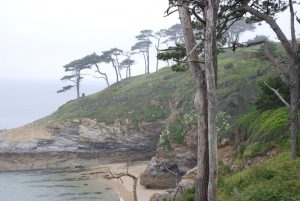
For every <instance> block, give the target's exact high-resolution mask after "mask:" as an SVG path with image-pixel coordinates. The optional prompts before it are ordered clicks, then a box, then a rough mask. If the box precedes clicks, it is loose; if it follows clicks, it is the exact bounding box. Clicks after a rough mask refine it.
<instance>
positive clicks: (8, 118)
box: [0, 79, 120, 201]
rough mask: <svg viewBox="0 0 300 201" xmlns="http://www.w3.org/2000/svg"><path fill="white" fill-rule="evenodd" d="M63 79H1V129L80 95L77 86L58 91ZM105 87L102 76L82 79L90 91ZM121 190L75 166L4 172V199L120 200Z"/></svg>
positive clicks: (0, 175)
mask: <svg viewBox="0 0 300 201" xmlns="http://www.w3.org/2000/svg"><path fill="white" fill-rule="evenodd" d="M64 84H66V83H62V82H60V81H59V80H57V81H56V80H26V81H24V80H5V79H1V80H0V91H1V99H0V130H2V129H9V128H15V127H19V126H22V125H25V124H28V123H30V122H33V121H35V120H37V119H39V118H42V117H45V116H47V115H49V114H51V113H52V112H54V111H55V110H57V109H58V107H59V106H61V105H63V104H64V103H66V102H67V101H69V100H72V99H74V98H76V91H75V89H73V90H71V91H68V92H66V93H62V94H57V93H56V91H57V90H58V89H60V88H61V87H62V86H64ZM103 88H104V85H103V84H102V83H101V81H100V80H95V81H85V80H83V82H82V89H81V93H82V92H84V93H85V94H86V95H89V94H92V93H95V92H98V91H100V90H101V89H103ZM119 199H120V198H119V193H118V192H117V191H115V190H114V189H113V188H111V187H110V186H109V185H108V184H106V183H105V181H104V182H102V181H101V180H93V179H89V178H88V177H86V176H83V175H80V174H79V173H77V174H76V173H74V172H73V171H72V170H71V169H70V170H69V169H57V170H54V169H52V170H32V171H17V172H0V200H1V201H55V200H57V201H63V200H66V201H69V200H82V201H94V200H102V201H119Z"/></svg>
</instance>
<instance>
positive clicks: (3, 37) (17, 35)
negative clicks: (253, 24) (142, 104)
mask: <svg viewBox="0 0 300 201" xmlns="http://www.w3.org/2000/svg"><path fill="white" fill-rule="evenodd" d="M0 5H1V6H0V92H1V99H0V130H1V129H3V128H13V127H16V126H20V125H23V124H25V123H29V122H32V121H34V120H36V119H38V118H41V117H43V116H46V115H49V114H50V113H52V112H53V111H55V110H56V109H57V108H58V107H59V106H60V105H62V104H64V103H65V102H66V101H69V100H70V99H73V98H75V97H76V96H75V95H76V93H75V90H71V91H68V92H67V93H63V94H57V93H56V91H57V90H58V89H59V88H61V87H62V86H63V85H64V84H65V83H61V81H60V78H61V77H62V76H64V71H63V68H62V66H63V65H65V64H67V63H69V62H70V61H73V60H75V59H79V58H82V57H83V56H85V55H87V54H91V53H93V52H96V53H98V54H101V51H105V50H108V49H110V48H113V47H117V48H120V49H123V50H125V51H126V50H127V51H128V50H130V47H131V46H132V45H134V43H135V42H136V39H135V36H136V35H138V34H139V32H140V31H141V30H143V29H152V30H154V31H158V30H159V29H162V28H169V27H170V26H172V25H173V24H176V23H179V20H178V14H177V13H175V14H173V15H172V16H169V17H163V15H164V11H165V10H166V8H167V7H168V6H167V5H168V0H151V1H149V0H126V1H123V0H115V1H107V0H106V1H105V0H0ZM295 10H297V11H298V13H299V15H300V9H299V6H298V7H296V9H295ZM278 22H279V24H280V26H281V27H282V28H283V29H285V30H287V31H288V30H289V23H288V22H289V16H288V13H285V14H283V15H282V14H281V15H280V17H279V16H278ZM296 29H297V33H298V34H299V33H300V30H299V25H298V24H296ZM257 34H265V35H267V36H269V37H270V39H272V40H274V39H276V37H275V35H274V34H273V33H272V31H270V29H269V28H268V27H267V26H259V27H258V29H257V31H256V33H253V32H251V33H245V34H244V36H243V37H242V40H247V39H249V38H253V37H254V36H255V35H257ZM297 36H298V37H299V35H297ZM151 51H152V54H151V55H152V60H150V64H151V66H152V70H151V71H152V72H153V69H154V66H155V61H154V56H155V54H154V53H155V51H154V50H153V49H152V50H151ZM134 59H135V60H136V61H137V64H136V65H135V66H133V71H134V74H135V75H136V74H141V73H143V72H144V63H143V60H142V57H141V56H140V57H139V56H135V57H134ZM164 65H165V64H164V63H163V62H161V67H162V66H164ZM101 67H103V68H104V69H105V71H106V72H107V73H108V74H109V76H110V82H111V83H112V82H113V81H114V80H113V79H115V78H114V72H113V69H112V67H110V66H108V65H106V66H103V64H102V65H101ZM104 87H105V82H104V81H100V80H95V79H94V78H92V77H91V76H90V77H88V78H87V77H85V78H84V80H83V83H82V87H81V89H82V90H81V92H84V93H86V94H91V93H95V92H96V91H99V90H101V89H103V88H104Z"/></svg>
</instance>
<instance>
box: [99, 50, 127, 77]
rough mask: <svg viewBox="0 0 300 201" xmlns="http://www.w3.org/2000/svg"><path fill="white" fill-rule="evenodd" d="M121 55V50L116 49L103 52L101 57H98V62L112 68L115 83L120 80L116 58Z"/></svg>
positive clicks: (117, 59)
mask: <svg viewBox="0 0 300 201" xmlns="http://www.w3.org/2000/svg"><path fill="white" fill-rule="evenodd" d="M122 53H123V50H120V49H118V48H112V49H110V50H107V51H103V52H102V55H101V56H100V60H101V61H102V62H105V63H110V64H112V66H113V68H114V70H115V73H116V80H117V82H119V78H120V80H122V76H121V73H120V64H119V58H118V57H119V56H120V55H121V54H122Z"/></svg>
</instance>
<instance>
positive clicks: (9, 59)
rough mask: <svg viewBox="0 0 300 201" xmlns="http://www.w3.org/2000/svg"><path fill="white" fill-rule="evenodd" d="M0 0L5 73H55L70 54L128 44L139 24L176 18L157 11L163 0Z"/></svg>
mask: <svg viewBox="0 0 300 201" xmlns="http://www.w3.org/2000/svg"><path fill="white" fill-rule="evenodd" d="M0 2H1V7H0V44H1V45H0V55H1V59H0V68H1V75H0V76H1V77H5V78H9V79H14V78H17V79H19V78H24V79H27V78H37V79H40V78H43V79H48V78H51V79H52V78H55V79H59V78H60V77H62V76H63V68H62V66H63V65H64V64H66V63H68V62H70V61H72V60H75V59H78V58H81V57H83V56H85V55H87V54H91V53H93V52H97V53H99V54H100V53H101V51H104V50H108V49H110V48H112V47H118V48H120V49H124V50H130V47H131V46H132V45H133V44H134V43H135V42H136V41H135V38H134V37H135V35H138V34H139V31H140V30H142V29H153V30H154V31H157V30H159V29H161V28H168V27H170V26H171V25H173V24H175V23H177V15H173V16H171V17H167V18H166V17H163V14H164V11H165V10H166V8H167V3H168V1H167V0H151V1H149V0H126V1H120V0H115V1H105V0H0ZM141 65H142V63H141Z"/></svg>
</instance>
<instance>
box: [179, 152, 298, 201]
mask: <svg viewBox="0 0 300 201" xmlns="http://www.w3.org/2000/svg"><path fill="white" fill-rule="evenodd" d="M193 198H194V189H188V190H187V191H186V192H184V193H183V194H182V195H181V196H180V197H179V198H178V199H177V201H191V200H194V199H193ZM217 200H218V201H298V200H300V158H298V159H297V160H291V159H290V154H289V153H288V152H282V153H280V154H279V155H277V156H276V157H274V158H272V159H269V160H266V161H264V162H262V163H261V164H257V165H255V166H252V167H250V168H248V169H245V170H242V171H239V172H235V173H232V172H230V171H229V172H228V173H227V174H225V175H221V176H220V177H219V181H218V198H217Z"/></svg>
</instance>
